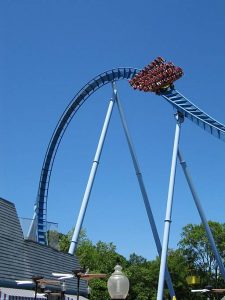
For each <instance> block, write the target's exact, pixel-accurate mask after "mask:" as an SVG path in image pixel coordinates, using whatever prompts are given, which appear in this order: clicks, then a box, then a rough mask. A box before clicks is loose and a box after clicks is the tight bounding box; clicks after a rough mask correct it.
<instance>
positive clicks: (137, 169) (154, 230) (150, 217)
mask: <svg viewBox="0 0 225 300" xmlns="http://www.w3.org/2000/svg"><path fill="white" fill-rule="evenodd" d="M112 85H113V91H114V94H115V95H116V104H117V107H118V110H119V115H120V119H121V122H122V126H123V129H124V133H125V136H126V139H127V143H128V147H129V150H130V154H131V158H132V161H133V165H134V169H135V172H136V176H137V179H138V183H139V187H140V190H141V194H142V198H143V200H144V205H145V209H146V212H147V215H148V220H149V223H150V226H151V229H152V233H153V237H154V240H155V244H156V247H157V251H158V254H159V256H161V252H162V245H161V242H160V239H159V234H158V231H157V228H156V224H155V220H154V217H153V213H152V210H151V206H150V203H149V199H148V195H147V191H146V189H145V184H144V180H143V177H142V173H141V169H140V167H139V163H138V160H137V156H136V154H135V150H134V146H133V143H132V140H131V136H130V133H129V130H128V126H127V122H126V119H125V115H124V111H123V108H122V105H121V101H120V99H119V97H118V93H117V89H116V84H115V82H113V84H112ZM165 280H166V283H167V286H168V288H169V292H170V296H171V298H173V297H174V296H175V291H174V288H173V284H172V280H171V277H170V274H169V271H168V268H167V266H166V270H165Z"/></svg>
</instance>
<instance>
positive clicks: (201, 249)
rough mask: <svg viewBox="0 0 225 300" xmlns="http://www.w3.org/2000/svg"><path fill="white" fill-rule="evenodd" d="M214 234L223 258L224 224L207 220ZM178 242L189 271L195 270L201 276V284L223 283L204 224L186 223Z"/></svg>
mask: <svg viewBox="0 0 225 300" xmlns="http://www.w3.org/2000/svg"><path fill="white" fill-rule="evenodd" d="M208 224H209V226H210V228H211V231H212V234H213V236H214V240H215V243H216V245H217V249H218V250H219V252H220V255H221V257H222V258H223V259H224V254H225V224H220V223H218V222H212V221H209V222H208ZM181 237H182V238H181V240H180V242H179V244H178V245H179V248H180V250H181V251H182V253H183V256H184V257H185V259H186V261H187V263H188V264H189V271H190V273H191V272H196V273H197V274H199V275H200V276H201V279H202V285H203V286H204V285H207V284H211V285H213V286H221V284H224V281H223V280H222V278H221V276H220V275H219V270H218V264H217V262H216V259H215V257H214V254H213V252H212V250H211V247H210V243H209V241H208V238H207V235H206V232H205V229H204V226H203V225H202V224H200V225H193V224H188V225H186V226H185V227H184V228H183V232H182V234H181Z"/></svg>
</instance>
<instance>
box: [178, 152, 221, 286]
mask: <svg viewBox="0 0 225 300" xmlns="http://www.w3.org/2000/svg"><path fill="white" fill-rule="evenodd" d="M178 157H179V161H180V164H181V167H182V169H183V172H184V175H185V178H186V180H187V183H188V186H189V188H190V191H191V194H192V196H193V199H194V202H195V205H196V207H197V210H198V213H199V215H200V218H201V220H202V223H203V225H204V227H205V231H206V235H207V237H208V240H209V243H210V246H211V248H212V251H213V253H214V256H215V259H216V261H217V264H218V266H219V269H220V272H221V275H222V276H223V279H224V280H225V269H224V265H223V262H222V259H221V256H220V254H219V252H218V250H217V247H216V244H215V241H214V238H213V235H212V232H211V229H210V227H209V224H208V222H207V219H206V216H205V214H204V211H203V208H202V206H201V202H200V199H199V197H198V195H197V193H196V191H195V188H194V185H193V182H192V179H191V176H190V174H189V172H188V168H187V164H186V162H185V161H184V159H183V157H182V155H181V153H180V151H178Z"/></svg>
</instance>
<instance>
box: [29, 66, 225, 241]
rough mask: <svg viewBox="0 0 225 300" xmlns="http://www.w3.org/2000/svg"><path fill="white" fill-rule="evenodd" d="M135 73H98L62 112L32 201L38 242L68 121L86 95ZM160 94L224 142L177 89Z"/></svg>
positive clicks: (219, 127)
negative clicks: (53, 173)
mask: <svg viewBox="0 0 225 300" xmlns="http://www.w3.org/2000/svg"><path fill="white" fill-rule="evenodd" d="M138 72H139V70H138V69H135V68H117V69H112V70H109V71H106V72H104V73H101V74H99V75H98V76H96V77H95V78H94V79H92V80H91V81H89V82H88V83H87V84H86V85H85V86H84V87H83V88H81V89H80V91H79V92H78V93H77V94H76V95H75V97H74V98H73V99H72V101H71V102H70V103H69V105H68V106H67V108H66V109H65V111H64V112H63V114H62V116H61V118H60V119H59V121H58V123H57V125H56V127H55V130H54V132H53V134H52V137H51V139H50V142H49V145H48V148H47V151H46V154H45V158H44V162H43V165H42V170H41V175H40V181H39V188H38V194H37V199H36V203H35V212H36V218H37V240H38V242H39V243H42V244H46V232H47V220H46V217H47V198H48V189H49V184H50V178H51V172H52V168H53V164H54V160H55V156H56V153H57V150H58V147H59V145H60V142H61V140H62V137H63V135H64V133H65V131H66V129H67V127H68V125H69V123H70V121H71V120H72V118H73V117H74V115H75V113H76V112H77V111H78V109H79V108H80V107H81V106H82V104H83V103H84V102H85V101H86V100H87V99H88V97H90V96H91V95H92V94H93V93H94V92H95V91H97V90H98V89H99V88H101V87H102V86H103V85H106V84H108V83H112V82H113V81H117V80H122V79H131V78H133V77H134V76H135V75H136V74H137V73H138ZM161 96H162V97H163V98H164V99H166V100H167V101H168V102H169V103H170V104H171V105H172V106H173V107H174V108H176V109H177V110H178V111H179V112H180V113H182V114H183V115H184V117H186V118H188V119H190V120H191V121H192V122H194V123H195V124H196V125H198V126H200V127H201V128H203V129H204V130H205V131H207V132H209V133H210V134H212V135H214V136H215V137H217V138H219V139H221V140H223V141H225V126H224V125H223V124H221V123H219V122H217V121H216V120H214V119H213V118H211V117H210V116H209V115H207V114H206V113H204V112H203V111H201V110H200V109H199V108H198V107H196V106H195V105H194V104H193V103H191V102H190V101H189V100H188V99H187V98H185V97H184V96H183V95H181V94H180V93H179V92H178V91H177V90H175V89H173V88H172V89H168V90H166V91H164V92H163V93H161Z"/></svg>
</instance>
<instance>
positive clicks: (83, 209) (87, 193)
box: [69, 96, 115, 254]
mask: <svg viewBox="0 0 225 300" xmlns="http://www.w3.org/2000/svg"><path fill="white" fill-rule="evenodd" d="M114 103H115V96H113V99H111V100H110V102H109V107H108V111H107V114H106V117H105V121H104V124H103V128H102V132H101V136H100V139H99V142H98V147H97V150H96V153H95V157H94V161H93V164H92V168H91V171H90V175H89V179H88V183H87V186H86V190H85V193H84V196H83V201H82V204H81V208H80V212H79V215H78V219H77V223H76V226H75V229H74V232H73V237H72V240H71V244H70V248H69V253H70V254H74V252H75V251H76V247H77V243H78V237H79V233H80V230H81V226H82V223H83V220H84V216H85V212H86V208H87V205H88V200H89V197H90V194H91V190H92V186H93V183H94V179H95V174H96V171H97V168H98V164H99V159H100V156H101V152H102V148H103V145H104V141H105V137H106V133H107V129H108V126H109V121H110V118H111V115H112V110H113V106H114Z"/></svg>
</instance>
